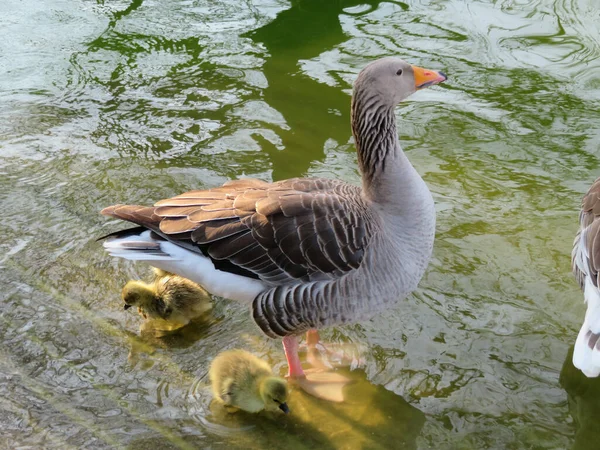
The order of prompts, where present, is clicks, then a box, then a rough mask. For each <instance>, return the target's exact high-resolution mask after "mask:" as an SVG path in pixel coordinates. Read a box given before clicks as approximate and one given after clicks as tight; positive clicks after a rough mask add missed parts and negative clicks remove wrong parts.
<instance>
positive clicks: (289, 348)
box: [283, 336, 306, 379]
mask: <svg viewBox="0 0 600 450" xmlns="http://www.w3.org/2000/svg"><path fill="white" fill-rule="evenodd" d="M298 347H299V345H298V338H297V337H296V336H286V337H284V338H283V351H284V352H285V358H286V359H287V362H288V375H287V376H288V378H294V379H295V378H306V375H305V374H304V370H302V364H301V363H300V357H299V356H298Z"/></svg>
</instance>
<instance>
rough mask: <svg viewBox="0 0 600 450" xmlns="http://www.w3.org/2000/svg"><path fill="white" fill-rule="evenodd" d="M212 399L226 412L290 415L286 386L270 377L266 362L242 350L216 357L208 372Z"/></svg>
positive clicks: (282, 380) (277, 378) (279, 379)
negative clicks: (279, 411)
mask: <svg viewBox="0 0 600 450" xmlns="http://www.w3.org/2000/svg"><path fill="white" fill-rule="evenodd" d="M208 376H209V378H210V381H211V384H212V389H213V393H214V396H215V398H216V399H217V400H218V401H220V402H222V403H224V404H225V406H226V409H227V410H228V411H229V412H234V411H236V410H238V409H241V410H244V411H247V412H251V413H256V412H259V411H262V410H263V409H266V410H267V411H276V410H277V409H280V410H281V411H283V412H284V413H286V414H288V413H289V412H290V410H289V408H288V405H287V403H286V400H287V397H288V390H287V383H286V381H285V380H284V379H282V378H279V377H275V376H273V372H272V371H271V367H270V366H269V364H267V363H266V362H264V361H262V360H261V359H259V358H257V357H256V356H254V355H252V354H251V353H248V352H246V351H244V350H228V351H225V352H223V353H221V354H220V355H218V356H217V357H216V358H215V359H214V360H213V362H212V364H211V365H210V370H209V372H208Z"/></svg>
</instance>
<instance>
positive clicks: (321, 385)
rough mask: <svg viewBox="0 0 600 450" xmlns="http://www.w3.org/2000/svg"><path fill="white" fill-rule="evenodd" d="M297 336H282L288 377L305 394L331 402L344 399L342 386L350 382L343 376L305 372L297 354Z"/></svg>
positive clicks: (330, 373)
mask: <svg viewBox="0 0 600 450" xmlns="http://www.w3.org/2000/svg"><path fill="white" fill-rule="evenodd" d="M298 348H299V345H298V338H297V337H296V336H286V337H284V338H283V350H284V351H285V357H286V359H287V362H288V379H289V380H290V382H292V383H294V384H297V385H298V386H300V388H302V390H304V391H305V392H306V393H307V394H310V395H312V396H314V397H318V398H321V399H323V400H329V401H332V402H342V401H344V394H343V392H342V389H343V387H344V386H345V385H346V384H348V383H349V382H350V380H349V379H348V378H346V377H344V376H341V375H339V374H336V373H332V372H317V373H306V372H305V371H304V369H302V364H301V363H300V357H299V356H298Z"/></svg>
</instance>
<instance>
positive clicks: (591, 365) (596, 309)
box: [571, 178, 600, 377]
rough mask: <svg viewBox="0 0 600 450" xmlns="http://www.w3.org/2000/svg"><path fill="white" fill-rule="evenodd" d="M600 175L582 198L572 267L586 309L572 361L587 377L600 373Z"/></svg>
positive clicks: (572, 254) (572, 255)
mask: <svg viewBox="0 0 600 450" xmlns="http://www.w3.org/2000/svg"><path fill="white" fill-rule="evenodd" d="M599 238H600V178H598V179H597V180H596V181H594V183H593V184H592V187H590V189H589V191H588V192H587V194H585V196H584V197H583V200H582V202H581V211H580V213H579V231H577V234H576V235H575V240H574V241H573V251H572V253H571V268H572V269H573V273H574V274H575V278H577V281H578V282H579V286H581V289H583V295H584V299H585V302H586V303H587V311H586V313H585V319H584V321H583V326H582V327H581V330H579V334H578V336H577V341H576V342H575V349H574V351H573V365H574V366H575V367H577V368H578V369H580V370H581V371H582V372H583V373H584V374H585V375H586V376H588V377H597V376H598V375H600V277H599V273H600V239H599Z"/></svg>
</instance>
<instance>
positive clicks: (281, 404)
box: [259, 377, 290, 414]
mask: <svg viewBox="0 0 600 450" xmlns="http://www.w3.org/2000/svg"><path fill="white" fill-rule="evenodd" d="M259 390H260V396H261V398H262V399H263V401H264V402H265V409H267V410H271V411H274V410H277V409H280V410H281V411H283V412H284V413H286V414H288V413H289V412H290V409H289V408H288V405H287V403H286V401H287V397H288V389H287V383H286V381H285V380H283V379H281V378H278V377H267V378H265V379H263V380H262V381H261V383H260V387H259Z"/></svg>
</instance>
